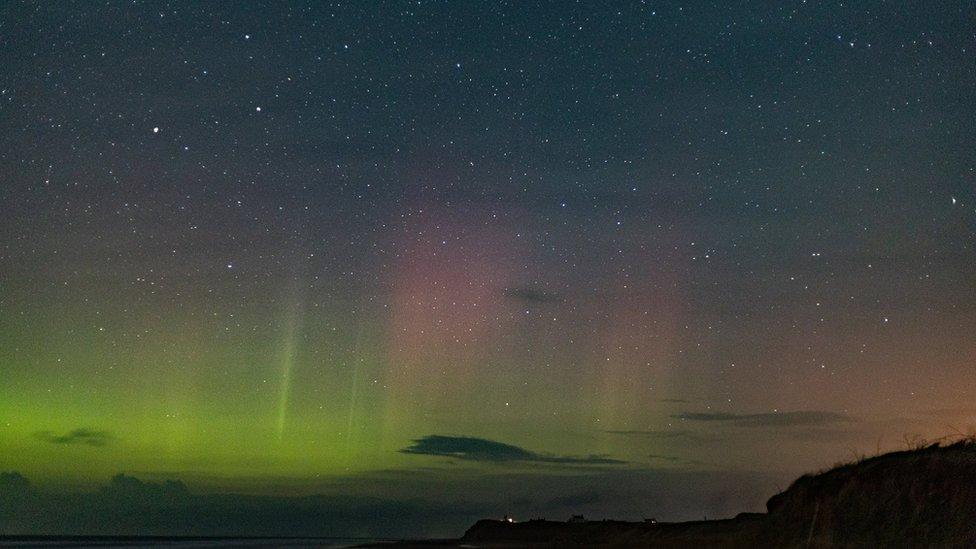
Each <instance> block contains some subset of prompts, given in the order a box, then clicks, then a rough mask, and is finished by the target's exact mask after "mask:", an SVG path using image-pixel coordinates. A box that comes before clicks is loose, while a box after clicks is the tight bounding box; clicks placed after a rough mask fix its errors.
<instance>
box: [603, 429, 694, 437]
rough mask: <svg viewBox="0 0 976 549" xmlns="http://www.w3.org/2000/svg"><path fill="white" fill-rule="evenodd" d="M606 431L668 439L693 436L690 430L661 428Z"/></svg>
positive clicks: (613, 433) (612, 433) (615, 433)
mask: <svg viewBox="0 0 976 549" xmlns="http://www.w3.org/2000/svg"><path fill="white" fill-rule="evenodd" d="M606 432H607V433H610V434H611V435H627V436H639V437H646V438H657V439H668V438H679V437H688V436H691V433H689V432H688V431H667V430H660V431H655V430H648V431H642V430H612V431H606Z"/></svg>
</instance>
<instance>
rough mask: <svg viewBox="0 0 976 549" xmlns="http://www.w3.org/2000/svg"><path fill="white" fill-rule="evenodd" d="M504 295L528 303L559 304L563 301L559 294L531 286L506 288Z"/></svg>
mask: <svg viewBox="0 0 976 549" xmlns="http://www.w3.org/2000/svg"><path fill="white" fill-rule="evenodd" d="M503 293H504V294H505V295H506V296H508V297H511V298H514V299H518V300H520V301H525V302H527V303H559V302H561V301H562V300H563V299H562V297H560V296H559V294H556V293H553V292H547V291H545V290H540V289H538V288H532V287H529V286H521V287H512V288H505V290H504V292H503Z"/></svg>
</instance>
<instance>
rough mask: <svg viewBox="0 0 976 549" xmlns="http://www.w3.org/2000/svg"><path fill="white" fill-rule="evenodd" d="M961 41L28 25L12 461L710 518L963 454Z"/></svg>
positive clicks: (925, 35)
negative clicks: (881, 459)
mask: <svg viewBox="0 0 976 549" xmlns="http://www.w3.org/2000/svg"><path fill="white" fill-rule="evenodd" d="M974 17H976V11H974V8H973V6H972V4H971V3H968V2H938V3H931V2H909V3H907V4H906V5H900V6H897V7H895V6H891V5H889V4H888V3H884V2H857V3H846V2H816V3H813V2H803V1H797V2H793V1H790V2H757V3H753V4H752V5H729V4H727V3H725V2H689V3H683V2H664V1H661V2H653V1H649V2H621V3H601V2H583V3H568V2H566V3H562V2H559V3H541V4H540V3H529V2H459V3H444V2H430V3H428V2H409V3H407V2H404V3H399V2H390V3H371V2H363V3H348V4H347V3H317V2H311V3H302V2H283V3H279V2H269V3H263V2H238V3H198V2H188V3H184V2H166V3H156V2H128V3H123V2H107V3H100V4H94V3H87V2H77V3H73V2H66V3H61V2H58V3H20V2H11V3H4V4H3V5H2V6H0V205H2V212H3V215H2V218H0V237H2V238H0V244H2V246H0V313H2V314H0V471H17V472H19V473H21V474H23V475H24V476H25V477H27V478H28V479H29V480H30V481H31V483H32V485H34V486H36V487H38V488H40V489H43V490H48V491H51V492H60V491H71V490H76V491H86V490H88V491H91V490H93V489H94V488H95V487H97V486H101V485H104V484H105V483H107V482H108V479H110V478H111V477H112V476H113V475H115V474H117V473H119V472H125V473H126V474H131V475H135V476H136V477H139V478H144V479H181V480H182V481H184V482H185V483H186V485H187V486H188V487H189V489H190V490H191V491H194V492H196V493H210V492H233V493H242V494H268V493H273V494H277V495H282V496H297V495H303V494H315V493H328V494H333V495H337V496H339V495H356V496H364V495H368V496H370V497H380V498H384V500H388V501H394V502H401V501H406V500H408V499H410V498H418V497H419V498H421V499H422V500H424V501H425V502H427V503H429V504H430V505H441V506H444V505H448V506H449V505H453V504H454V503H456V502H459V501H469V502H470V501H479V502H481V503H482V504H483V507H479V508H477V509H475V510H472V511H470V512H471V513H472V514H475V515H476V514H477V513H481V512H491V513H496V514H499V515H500V514H502V513H505V512H515V513H518V514H520V516H522V515H528V514H538V515H542V514H566V513H568V512H570V511H574V512H575V511H576V510H586V511H587V512H589V513H593V514H604V515H605V516H621V515H623V516H622V517H621V518H635V517H636V516H637V515H638V514H639V513H640V512H644V513H653V514H654V516H658V517H663V518H668V519H686V518H700V516H701V515H703V514H707V515H709V516H721V515H722V514H723V513H725V514H728V513H732V512H737V511H738V510H751V509H754V508H755V507H756V506H757V505H760V506H761V504H762V501H763V500H764V498H765V497H767V496H768V495H770V494H771V493H772V489H773V488H772V487H774V486H775V485H776V483H778V482H782V481H783V480H787V479H789V478H792V477H793V476H795V475H796V474H799V473H802V472H805V471H808V470H813V469H819V468H822V467H826V466H829V465H831V464H833V463H834V462H836V461H838V460H843V459H847V458H849V457H850V456H851V454H852V452H853V453H858V452H874V451H876V450H877V449H891V448H898V447H900V446H901V445H903V444H904V441H905V440H906V438H912V437H915V436H922V437H930V438H931V437H940V436H945V435H949V434H954V433H961V432H967V431H968V430H971V429H974V428H976V405H974V396H976V368H974V365H976V338H974V337H973V334H974V333H976V276H974V266H976V249H974V246H976V238H974V230H976V191H974V184H976V154H974V150H976V149H974V147H973V143H974V140H976V123H974V121H976V108H974V105H976V65H974V62H973V59H974V57H973V56H974V53H976V35H974V32H973V28H974V27H973V21H974ZM418 486H425V487H427V488H428V489H429V491H425V489H422V488H418ZM662 487H666V488H662ZM683 492H687V494H686V496H682V495H680V494H681V493H683ZM635 501H642V502H644V503H641V504H635V503H634V502H635ZM567 516H568V515H567ZM638 518H639V517H638ZM467 519H468V517H467V516H465V517H463V520H467ZM445 520H446V519H445ZM452 520H453V519H452ZM463 520H462V519H457V522H456V525H455V523H450V524H448V525H447V526H438V528H442V529H440V530H438V529H437V528H432V529H431V530H430V531H431V532H434V533H438V534H443V533H444V532H446V533H447V534H451V533H456V531H455V530H451V528H460V529H463V527H464V526H465V524H464V522H463ZM445 524H447V523H445ZM366 533H367V534H368V533H371V531H366Z"/></svg>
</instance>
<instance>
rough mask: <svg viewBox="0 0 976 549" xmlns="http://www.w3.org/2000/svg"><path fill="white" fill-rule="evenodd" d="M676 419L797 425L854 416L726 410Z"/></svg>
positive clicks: (847, 419) (686, 414) (849, 419)
mask: <svg viewBox="0 0 976 549" xmlns="http://www.w3.org/2000/svg"><path fill="white" fill-rule="evenodd" d="M671 417H672V418H674V419H679V420H685V421H696V422H703V423H726V424H733V425H741V426H746V427H796V426H816V425H832V424H836V423H851V422H854V421H856V420H855V419H854V418H853V417H851V416H848V415H845V414H840V413H837V412H827V411H822V410H805V411H796V412H767V413H760V414H731V413H726V412H682V413H680V414H674V415H672V416H671Z"/></svg>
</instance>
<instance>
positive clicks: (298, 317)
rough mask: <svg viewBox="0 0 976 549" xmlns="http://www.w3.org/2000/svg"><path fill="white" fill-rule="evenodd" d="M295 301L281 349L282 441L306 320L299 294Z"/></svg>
mask: <svg viewBox="0 0 976 549" xmlns="http://www.w3.org/2000/svg"><path fill="white" fill-rule="evenodd" d="M293 295H295V296H296V298H295V299H293V300H292V302H291V303H290V304H289V306H288V310H287V313H286V318H285V326H284V336H283V343H282V348H281V374H280V375H281V377H280V380H281V381H280V385H279V389H278V416H277V420H276V423H275V432H276V433H277V434H278V440H279V441H280V440H282V438H283V437H284V434H285V427H286V424H287V421H288V401H289V398H290V396H291V382H292V373H293V371H294V369H295V355H296V354H297V350H298V340H299V338H300V337H301V333H302V325H303V320H304V310H303V307H302V303H301V299H298V298H297V292H293Z"/></svg>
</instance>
